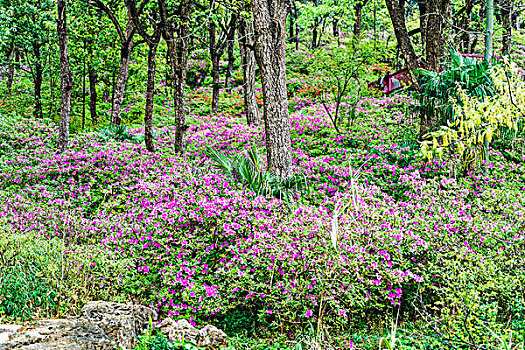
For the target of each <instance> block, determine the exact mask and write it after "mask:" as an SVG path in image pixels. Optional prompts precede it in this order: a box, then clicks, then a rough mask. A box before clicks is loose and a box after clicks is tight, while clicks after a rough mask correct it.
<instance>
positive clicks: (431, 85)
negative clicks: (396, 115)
mask: <svg viewBox="0 0 525 350" xmlns="http://www.w3.org/2000/svg"><path fill="white" fill-rule="evenodd" d="M449 52H450V58H451V59H450V62H448V64H447V66H446V68H445V69H444V70H443V71H442V72H440V73H435V72H430V71H427V70H425V69H419V70H418V71H417V73H418V76H419V80H420V91H419V93H417V94H416V97H417V99H418V101H419V104H418V107H417V110H418V111H419V112H420V113H422V114H423V117H424V118H426V120H427V125H428V124H431V125H430V126H431V128H432V127H433V128H439V126H440V125H446V122H447V121H454V108H453V104H454V102H455V103H461V99H460V91H462V92H463V93H465V94H466V95H467V96H469V97H477V98H480V99H481V100H484V99H485V98H487V97H490V96H494V95H495V94H496V88H495V87H494V83H493V81H492V79H491V77H490V69H491V68H490V67H489V66H488V65H487V64H485V63H484V62H482V61H479V60H475V59H473V58H470V57H463V56H462V55H461V54H459V53H457V52H455V51H454V50H449Z"/></svg>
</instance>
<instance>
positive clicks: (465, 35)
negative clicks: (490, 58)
mask: <svg viewBox="0 0 525 350" xmlns="http://www.w3.org/2000/svg"><path fill="white" fill-rule="evenodd" d="M473 7H474V3H473V1H472V0H465V12H464V14H463V16H462V17H461V20H460V21H459V29H460V30H461V32H462V34H461V37H460V38H461V39H460V40H461V46H460V47H461V48H462V52H464V53H471V52H470V33H469V29H470V22H471V20H472V9H473Z"/></svg>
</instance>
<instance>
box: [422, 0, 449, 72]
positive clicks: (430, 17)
mask: <svg viewBox="0 0 525 350" xmlns="http://www.w3.org/2000/svg"><path fill="white" fill-rule="evenodd" d="M446 7H447V0H429V1H427V11H428V13H427V21H426V22H427V27H426V43H425V53H426V65H425V69H426V70H429V71H432V72H439V71H440V70H441V67H440V62H441V56H442V55H443V36H442V33H443V29H444V20H443V16H444V15H445V13H446Z"/></svg>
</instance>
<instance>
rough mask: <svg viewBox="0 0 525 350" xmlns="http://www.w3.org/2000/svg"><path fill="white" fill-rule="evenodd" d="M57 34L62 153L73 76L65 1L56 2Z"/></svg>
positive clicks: (67, 130) (60, 146)
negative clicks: (68, 46) (70, 67)
mask: <svg viewBox="0 0 525 350" xmlns="http://www.w3.org/2000/svg"><path fill="white" fill-rule="evenodd" d="M57 32H58V47H59V50H60V85H61V90H62V99H61V101H60V132H59V136H58V150H59V152H63V151H65V150H66V148H67V147H68V143H69V116H70V113H71V89H72V88H73V76H72V74H71V71H70V70H69V53H68V50H67V18H66V0H58V20H57Z"/></svg>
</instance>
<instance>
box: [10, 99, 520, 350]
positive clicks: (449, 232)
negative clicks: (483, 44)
mask: <svg viewBox="0 0 525 350" xmlns="http://www.w3.org/2000/svg"><path fill="white" fill-rule="evenodd" d="M208 99H209V95H208V92H207V91H205V90H199V91H196V92H194V93H192V94H190V95H189V103H188V112H189V116H188V120H189V123H190V125H191V126H190V128H189V129H188V131H187V142H188V147H187V152H186V154H185V155H184V156H180V155H177V154H174V152H173V140H174V127H173V126H172V125H170V113H169V107H166V106H165V105H158V106H157V107H156V122H157V128H156V129H155V135H156V136H155V137H156V140H155V147H156V152H155V153H149V152H147V151H146V149H145V147H144V145H143V143H140V142H138V141H137V142H133V141H134V140H139V141H140V134H141V133H142V132H143V131H142V130H141V129H140V128H137V127H133V126H131V127H128V129H127V130H126V131H125V132H124V133H123V134H122V133H121V134H120V135H117V134H111V132H109V131H108V130H107V129H106V130H105V131H104V130H102V131H100V130H91V131H90V132H85V133H82V132H80V133H78V134H76V135H74V136H73V137H72V141H71V146H70V149H69V150H68V151H66V152H65V153H63V154H56V151H55V142H56V135H57V126H56V125H55V124H53V123H51V122H49V121H45V120H44V121H43V120H33V119H30V118H26V117H20V116H14V115H11V114H5V115H4V114H1V112H0V179H1V180H0V226H1V227H2V228H3V229H2V230H3V233H2V235H1V236H0V253H1V260H0V282H1V283H0V320H2V318H3V320H2V322H5V321H13V320H18V321H27V320H33V319H38V318H41V317H55V316H63V315H70V314H75V313H76V312H78V310H79V309H80V308H81V307H82V305H83V304H85V303H86V302H87V301H89V300H111V301H133V302H139V303H142V304H144V305H149V306H151V307H152V308H154V309H156V311H158V312H160V313H161V314H163V315H167V316H171V317H173V318H186V319H188V320H190V322H192V323H196V324H201V323H213V324H215V325H217V326H218V327H219V328H222V329H224V330H225V331H226V332H227V334H228V335H230V336H231V337H232V342H233V343H235V344H238V345H237V348H238V349H249V348H253V349H287V348H290V349H291V348H292V347H293V346H295V345H296V344H298V343H301V342H302V343H303V344H307V343H312V342H315V341H318V342H320V343H324V344H328V343H330V344H332V346H334V347H335V348H342V349H343V348H351V347H355V348H360V349H377V348H378V344H379V342H380V339H381V338H382V337H387V339H386V340H389V341H391V342H392V341H393V342H394V343H395V342H397V343H399V344H403V346H405V349H420V348H424V349H442V348H446V347H445V345H443V344H456V346H458V348H466V347H465V346H466V345H465V344H469V343H476V344H485V345H486V346H487V348H488V347H489V346H496V345H497V344H499V343H498V342H499V340H498V339H509V338H508V336H509V334H510V332H512V333H513V334H514V336H513V337H514V338H513V339H515V340H516V341H518V342H520V341H521V342H523V341H525V298H524V286H523V280H524V277H525V269H524V266H525V253H524V251H525V236H524V231H525V219H524V217H523V215H524V213H525V194H524V193H525V192H524V191H525V168H524V163H525V156H524V155H523V150H522V149H521V148H519V149H517V148H515V146H513V145H501V144H500V145H496V144H495V145H494V147H493V148H492V149H491V152H490V164H489V165H488V170H487V171H486V172H485V171H484V170H483V169H477V168H473V169H470V170H468V171H463V170H462V169H461V168H460V165H459V162H456V161H454V160H450V159H436V160H435V161H433V162H431V163H427V162H422V161H421V160H420V157H419V156H418V152H419V145H418V143H417V142H416V141H415V135H417V132H416V131H417V122H418V118H416V117H415V115H414V114H413V113H412V112H411V111H410V105H411V104H412V102H411V98H410V97H407V96H395V97H392V98H388V97H378V98H373V97H370V98H362V99H360V100H359V102H358V104H357V107H356V110H355V112H356V113H354V114H352V117H350V116H349V115H348V117H347V116H345V117H344V119H343V121H342V124H341V127H340V131H341V132H337V130H335V128H334V127H333V125H332V123H331V122H330V119H329V118H328V116H327V111H326V109H325V106H324V105H323V104H321V103H319V102H318V101H317V99H316V97H315V96H312V95H309V92H308V91H306V92H304V91H303V93H302V94H301V95H297V96H291V98H290V102H291V105H290V110H291V125H292V148H293V165H294V169H295V173H296V174H297V176H296V181H295V183H294V184H293V185H292V186H290V187H291V188H290V189H287V190H286V196H285V197H283V196H281V198H278V197H279V196H277V197H276V196H272V195H271V194H270V195H261V193H260V192H259V193H258V192H257V190H256V189H254V187H250V186H248V185H247V184H246V183H243V182H240V181H238V179H237V178H236V177H232V176H229V175H226V174H224V172H223V171H222V170H221V169H220V168H219V167H217V164H216V163H214V162H213V161H211V160H210V158H209V157H208V156H207V155H206V154H207V151H206V149H207V147H210V148H212V149H214V150H216V151H218V152H221V153H224V154H232V155H239V154H241V155H242V154H243V153H247V152H248V151H249V150H250V149H251V148H252V147H253V148H255V149H256V150H257V153H258V154H259V155H260V162H261V163H262V164H263V166H264V164H265V159H266V158H265V143H264V128H263V126H262V125H259V126H248V125H246V123H245V120H244V119H243V116H242V114H240V113H239V111H240V110H241V109H242V99H241V95H240V93H239V92H238V91H236V92H234V94H233V95H232V97H231V98H229V99H223V100H221V101H223V104H222V106H221V111H220V113H219V114H218V115H215V116H213V115H210V114H209V112H208V109H207V108H205V107H203V105H205V103H204V102H203V101H207V100H208ZM224 101H225V102H224ZM349 106H350V102H348V103H347V104H346V105H345V108H349ZM328 108H330V106H328ZM130 109H131V108H130ZM123 135H124V136H123ZM118 138H120V139H121V140H118ZM496 146H498V147H497V148H496ZM437 320H439V322H436V321H437ZM392 325H395V327H394V326H392ZM396 327H397V328H396ZM371 330H373V331H371ZM493 334H496V335H497V336H494V335H493ZM396 337H397V338H396ZM254 339H263V341H258V340H254ZM384 341H385V339H383V342H384ZM270 344H271V346H270ZM280 344H281V345H280ZM286 344H287V345H286ZM447 346H448V345H447ZM304 348H305V347H304Z"/></svg>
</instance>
